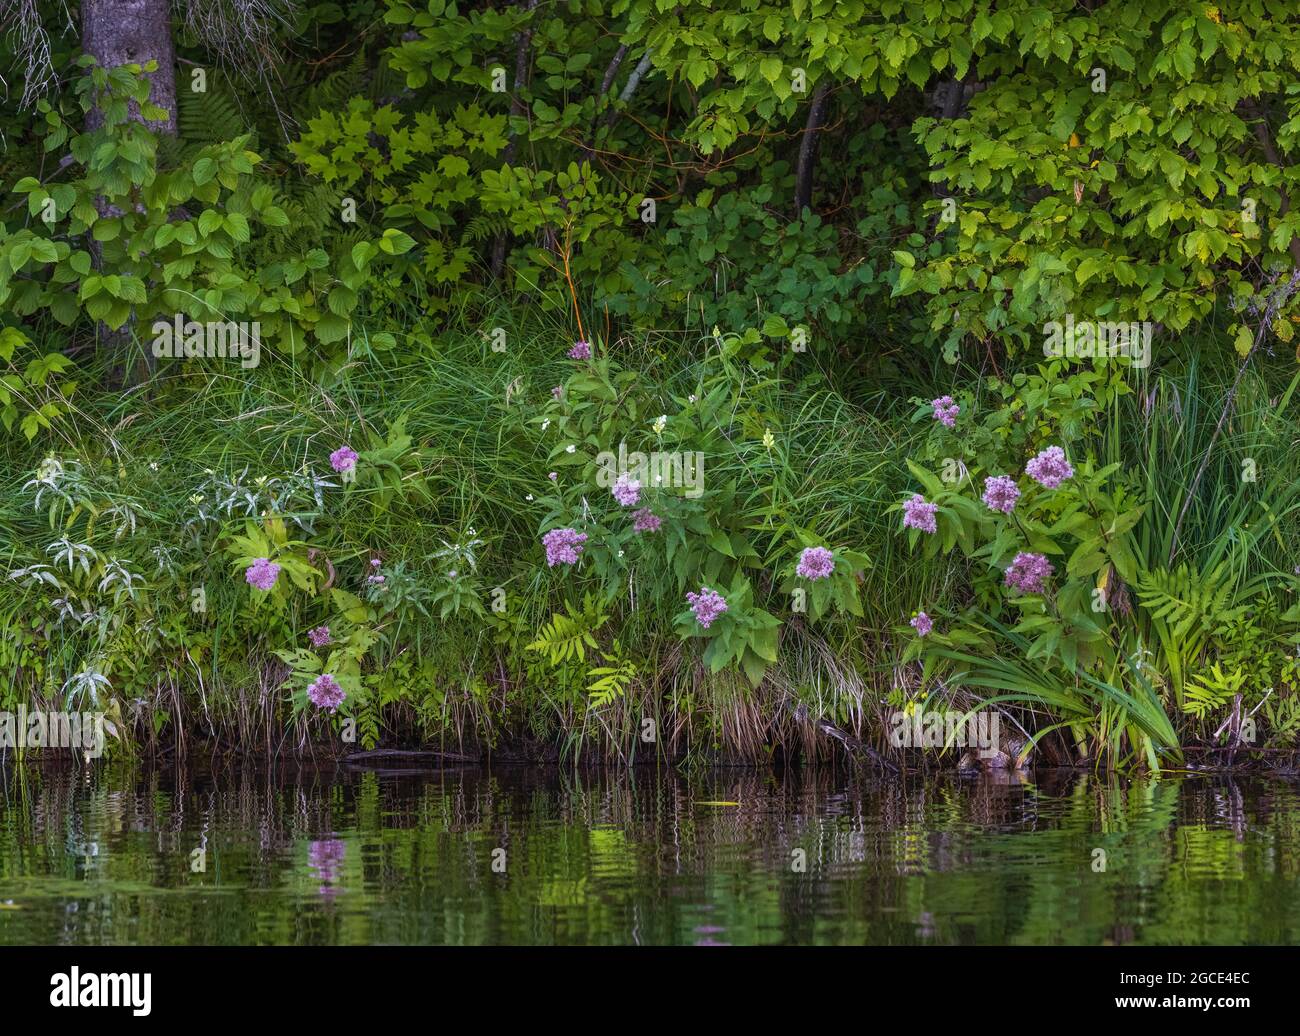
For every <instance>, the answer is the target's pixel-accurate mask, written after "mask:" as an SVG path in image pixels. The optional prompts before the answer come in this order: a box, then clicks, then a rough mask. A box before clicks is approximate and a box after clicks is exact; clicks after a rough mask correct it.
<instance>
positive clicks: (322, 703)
mask: <svg viewBox="0 0 1300 1036" xmlns="http://www.w3.org/2000/svg"><path fill="white" fill-rule="evenodd" d="M307 697H308V698H309V699H310V700H311V703H312V704H313V705H315V706H316V707H317V708H320V709H329V710H330V712H333V711H334V710H335V709H337V708H338V707H339V706H340V705H342V704H343V699H344V698H346V697H347V694H346V693H345V692H344V690H343V688H342V687H340V686H339V682H338V681H337V680H335V679H334V677H333V676H331V675H330V674H329V673H322V674H321V675H320V676H318V677H316V679H315V680H313V681H312V682H311V683H310V684H309V685H308V687H307Z"/></svg>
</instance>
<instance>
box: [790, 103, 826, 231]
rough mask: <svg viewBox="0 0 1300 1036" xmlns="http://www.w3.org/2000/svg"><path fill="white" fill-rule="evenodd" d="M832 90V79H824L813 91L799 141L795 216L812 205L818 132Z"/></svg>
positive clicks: (795, 178)
mask: <svg viewBox="0 0 1300 1036" xmlns="http://www.w3.org/2000/svg"><path fill="white" fill-rule="evenodd" d="M829 90H830V80H829V79H823V80H822V81H821V82H820V83H818V84H817V89H816V90H814V91H813V96H812V105H811V106H810V107H809V109H808V122H807V124H806V125H805V126H804V130H803V140H801V141H800V142H799V161H798V164H797V166H796V168H795V177H794V218H795V219H798V218H799V217H800V216H802V215H803V210H804V209H807V208H811V207H812V194H813V167H814V165H815V164H816V161H817V134H818V133H820V132H821V128H822V123H823V122H825V121H826V94H827V93H828V91H829Z"/></svg>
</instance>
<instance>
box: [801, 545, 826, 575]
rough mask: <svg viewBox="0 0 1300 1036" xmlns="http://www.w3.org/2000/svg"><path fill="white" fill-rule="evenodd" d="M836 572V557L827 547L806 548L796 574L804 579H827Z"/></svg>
mask: <svg viewBox="0 0 1300 1036" xmlns="http://www.w3.org/2000/svg"><path fill="white" fill-rule="evenodd" d="M834 570H835V555H834V554H832V553H831V552H830V551H829V550H827V549H826V548H825V547H806V548H804V551H803V553H802V554H800V555H799V564H798V566H796V568H795V572H796V573H797V574H798V575H800V576H802V577H803V578H804V579H825V578H826V577H827V576H829V575H830V574H831V572H833V571H834Z"/></svg>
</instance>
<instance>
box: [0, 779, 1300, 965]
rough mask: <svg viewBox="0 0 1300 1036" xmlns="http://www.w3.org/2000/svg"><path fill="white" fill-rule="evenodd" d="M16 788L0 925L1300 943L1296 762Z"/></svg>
mask: <svg viewBox="0 0 1300 1036" xmlns="http://www.w3.org/2000/svg"><path fill="white" fill-rule="evenodd" d="M0 781H2V782H3V784H2V786H0V944H31V943H38V944H67V945H77V944H131V943H143V944H170V943H199V944H239V943H253V944H300V945H307V944H382V943H429V944H470V945H473V944H497V943H525V944H563V943H571V944H625V943H640V944H688V945H689V944H696V945H717V944H728V943H730V944H737V945H739V944H755V943H787V944H806V943H847V944H858V943H870V944H925V943H929V944H954V943H976V944H1056V943H1071V944H1101V943H1171V944H1188V943H1223V944H1236V943H1295V942H1297V941H1300V882H1297V877H1300V794H1298V791H1300V784H1297V783H1296V782H1293V781H1283V780H1277V779H1250V780H1241V779H1239V780H1231V781H1230V780H1228V779H1226V778H1214V777H1208V776H1203V777H1195V778H1186V779H1167V780H1161V781H1118V780H1111V781H1104V780H1102V781H1099V780H1097V779H1096V778H1093V777H1089V776H1079V775H1039V777H1038V779H1037V781H1036V782H1024V783H1015V782H1013V783H997V782H994V781H992V780H990V779H988V778H985V779H982V780H979V781H969V780H959V779H957V778H956V777H940V778H935V777H934V776H931V777H929V778H926V779H920V778H916V779H889V780H872V779H867V778H859V779H857V780H853V779H849V778H846V777H838V778H833V777H831V776H829V775H823V776H821V777H816V778H814V777H810V776H803V777H800V776H797V775H788V774H787V775H783V776H773V775H770V774H765V773H758V772H755V771H751V770H712V771H708V772H705V773H701V774H698V775H695V776H683V775H680V774H675V773H671V772H657V773H655V772H631V773H629V772H609V773H604V772H600V773H593V772H581V773H574V772H572V771H556V770H552V769H531V768H517V767H496V768H493V769H491V770H488V769H480V768H470V769H465V768H456V769H442V770H434V771H428V772H416V773H412V772H391V771H390V772H382V771H354V770H348V769H345V770H342V771H339V772H337V773H319V772H303V771H300V770H293V769H276V770H271V771H268V770H266V769H259V768H256V767H254V768H251V769H249V768H244V769H235V770H232V771H229V772H221V773H215V774H213V773H195V772H185V771H182V770H176V769H171V770H159V771H155V772H151V773H141V772H122V771H115V770H107V769H106V770H103V771H99V772H84V771H75V770H72V771H64V772H53V771H49V770H44V771H31V770H29V771H26V772H24V773H21V774H20V773H17V772H15V771H14V770H12V769H10V770H0ZM196 850H198V851H197V852H196ZM1098 850H1100V852H1098ZM1103 854H1104V855H1103Z"/></svg>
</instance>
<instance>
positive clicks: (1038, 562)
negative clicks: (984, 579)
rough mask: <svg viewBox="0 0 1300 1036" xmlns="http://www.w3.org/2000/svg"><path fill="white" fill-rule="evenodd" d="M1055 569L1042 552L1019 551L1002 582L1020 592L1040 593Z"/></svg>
mask: <svg viewBox="0 0 1300 1036" xmlns="http://www.w3.org/2000/svg"><path fill="white" fill-rule="evenodd" d="M1054 571H1055V569H1054V568H1053V567H1052V563H1051V562H1050V561H1048V560H1047V558H1045V557H1044V556H1043V555H1042V554H1029V553H1025V552H1021V553H1019V554H1017V555H1016V557H1015V560H1014V561H1012V562H1011V564H1010V566H1009V567H1008V568H1007V571H1006V576H1005V578H1004V582H1005V584H1006V585H1007V586H1009V587H1012V588H1013V589H1015V590H1019V591H1020V592H1021V593H1026V594H1040V593H1042V592H1043V589H1044V586H1045V585H1046V583H1047V580H1049V579H1050V578H1052V573H1053V572H1054Z"/></svg>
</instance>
